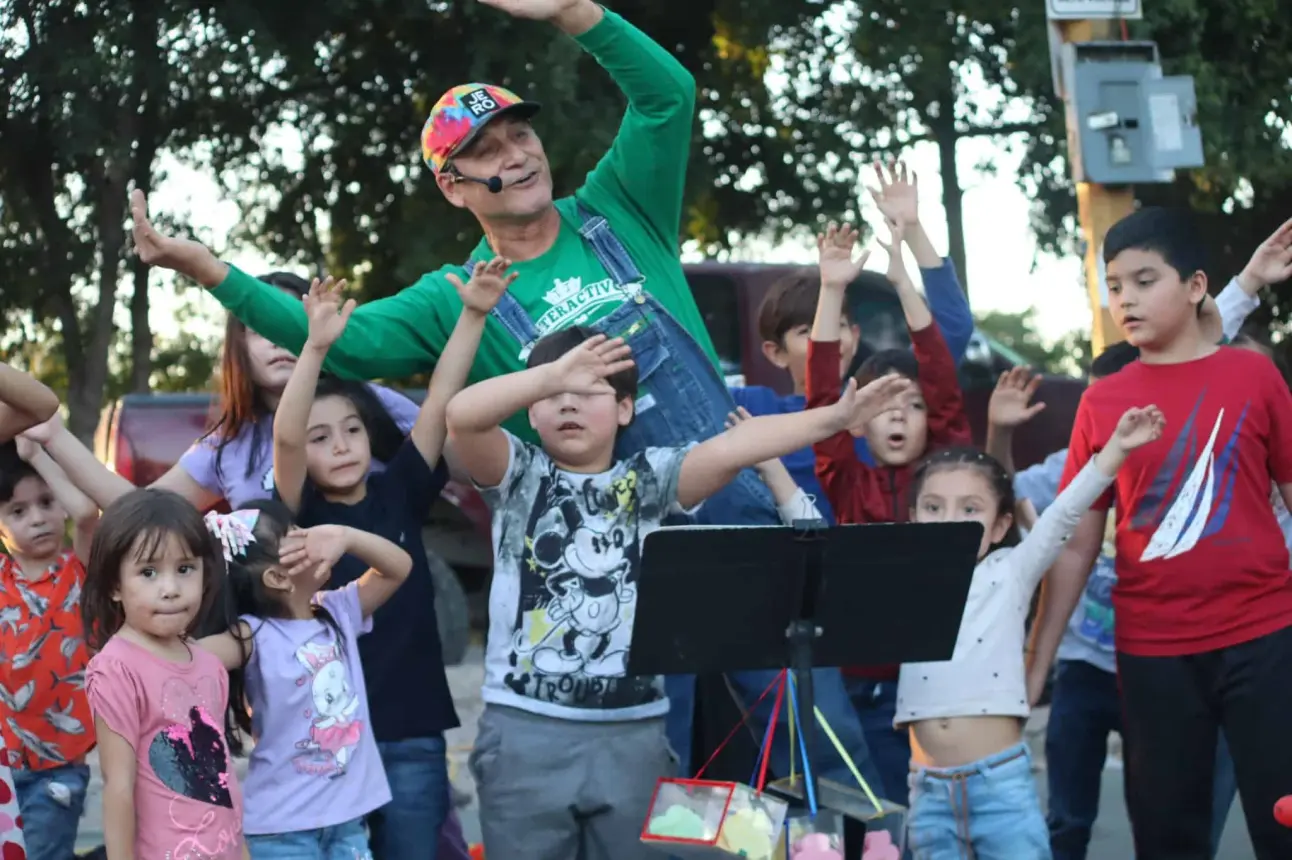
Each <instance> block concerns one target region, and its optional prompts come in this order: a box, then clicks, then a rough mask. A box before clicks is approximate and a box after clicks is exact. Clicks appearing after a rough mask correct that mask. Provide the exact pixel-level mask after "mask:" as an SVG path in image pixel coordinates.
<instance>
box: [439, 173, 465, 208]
mask: <svg viewBox="0 0 1292 860" xmlns="http://www.w3.org/2000/svg"><path fill="white" fill-rule="evenodd" d="M435 184H436V185H438V186H439V188H440V193H441V194H443V195H444V199H445V200H447V201H449V202H450V203H452V204H453V205H454V206H456V207H457V208H459V209H465V208H466V205H467V200H466V195H465V194H464V193H463V188H462V183H460V182H458V180H457V177H456V176H454V175H453V174H452V173H450V172H449V171H447V170H441V171H440V172H439V173H437V174H435Z"/></svg>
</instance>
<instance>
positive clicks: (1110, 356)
mask: <svg viewBox="0 0 1292 860" xmlns="http://www.w3.org/2000/svg"><path fill="white" fill-rule="evenodd" d="M1136 361H1139V347H1138V346H1134V345H1132V344H1130V343H1127V342H1126V341H1124V340H1122V341H1118V342H1117V343H1114V344H1110V345H1109V346H1108V347H1106V348H1105V349H1104V351H1103V352H1101V353H1099V355H1097V356H1096V357H1095V360H1094V361H1092V362H1090V378H1091V379H1103V378H1104V377H1105V376H1112V375H1113V374H1114V373H1116V372H1117V371H1119V370H1123V369H1124V368H1125V367H1126V365H1128V364H1132V363H1134V362H1136Z"/></svg>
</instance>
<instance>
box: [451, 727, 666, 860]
mask: <svg viewBox="0 0 1292 860" xmlns="http://www.w3.org/2000/svg"><path fill="white" fill-rule="evenodd" d="M470 767H471V773H472V775H473V776H474V777H475V780H476V790H477V792H478V793H479V797H480V829H481V831H482V833H483V835H484V847H485V856H486V857H488V858H489V860H576V858H577V860H637V858H642V860H658V858H659V856H660V855H659V853H658V851H657V850H655V849H653V848H648V847H647V846H646V845H644V844H642V842H641V831H642V825H643V824H644V823H645V821H646V813H647V810H648V807H649V806H650V799H651V795H652V794H653V793H654V791H655V784H656V782H657V781H658V780H659V778H660V777H672V776H676V775H677V767H678V763H677V757H676V756H675V755H674V754H673V750H672V749H671V748H670V747H669V744H668V738H667V737H666V736H665V734H664V719H663V717H660V718H657V719H650V720H636V721H632V722H616V723H591V722H575V721H572V720H559V719H555V718H553V717H543V716H538V715H536V714H531V713H528V712H526V711H521V710H517V709H515V708H507V707H502V706H499V705H486V706H485V710H484V713H483V714H482V715H481V716H480V727H479V731H478V733H477V735H476V743H475V749H474V751H473V752H472V753H471V759H470Z"/></svg>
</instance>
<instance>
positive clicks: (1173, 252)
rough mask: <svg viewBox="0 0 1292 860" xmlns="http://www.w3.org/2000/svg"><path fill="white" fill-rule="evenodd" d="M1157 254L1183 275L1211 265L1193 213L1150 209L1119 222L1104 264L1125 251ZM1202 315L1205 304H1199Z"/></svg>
mask: <svg viewBox="0 0 1292 860" xmlns="http://www.w3.org/2000/svg"><path fill="white" fill-rule="evenodd" d="M1128 250H1136V251H1153V252H1155V253H1157V254H1160V255H1161V256H1162V259H1163V260H1164V261H1165V262H1166V264H1167V265H1168V266H1170V267H1171V268H1173V269H1175V270H1176V272H1178V273H1179V275H1180V279H1181V280H1186V279H1188V278H1191V277H1193V276H1194V275H1195V274H1197V273H1198V272H1201V271H1204V270H1205V269H1206V266H1207V253H1206V246H1205V245H1204V244H1203V241H1202V235H1201V234H1200V233H1199V232H1198V225H1197V222H1196V221H1195V220H1194V217H1193V214H1192V213H1190V212H1188V211H1187V210H1184V209H1174V208H1171V209H1168V208H1165V207H1161V206H1146V207H1145V208H1143V209H1140V210H1138V211H1136V212H1132V213H1131V214H1129V215H1127V216H1126V217H1125V218H1123V219H1122V220H1120V221H1118V222H1117V223H1116V224H1114V225H1113V226H1112V228H1111V229H1110V230H1109V231H1108V235H1106V236H1105V237H1104V262H1105V263H1111V262H1112V261H1113V260H1114V259H1116V257H1117V255H1118V254H1120V253H1122V252H1123V251H1128ZM1198 313H1199V314H1201V313H1202V303H1201V302H1199V303H1198Z"/></svg>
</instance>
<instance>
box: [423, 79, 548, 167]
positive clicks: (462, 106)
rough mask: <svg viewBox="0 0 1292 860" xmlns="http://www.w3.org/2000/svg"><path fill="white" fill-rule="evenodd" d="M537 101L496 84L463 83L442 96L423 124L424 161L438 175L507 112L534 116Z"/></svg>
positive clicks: (536, 109)
mask: <svg viewBox="0 0 1292 860" xmlns="http://www.w3.org/2000/svg"><path fill="white" fill-rule="evenodd" d="M537 112H538V104H537V103H536V102H529V101H525V100H524V99H522V98H521V97H520V96H518V95H516V94H515V93H513V92H512V91H511V90H508V89H503V88H502V87H498V86H494V85H493V84H461V85H460V86H456V87H454V88H453V89H451V90H449V91H448V92H446V93H445V94H444V95H442V96H440V100H439V101H437V102H436V103H435V107H433V108H431V115H430V116H429V117H427V118H426V125H424V126H422V160H423V161H425V162H426V165H427V166H428V167H430V168H431V171H432V172H434V173H435V174H436V175H438V174H439V172H440V171H441V170H442V169H443V168H444V164H445V162H447V161H448V160H449V159H450V158H452V157H453V156H454V155H456V154H457V153H458V152H460V151H461V150H462V148H463V147H465V146H466V145H467V144H469V143H471V141H473V140H475V137H476V135H477V134H479V133H480V129H482V128H484V127H485V124H486V123H488V122H489V121H490V120H491V119H493V118H495V117H497V116H500V115H502V114H504V113H513V114H518V115H520V116H523V117H529V116H533V115H534V114H535V113H537Z"/></svg>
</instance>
